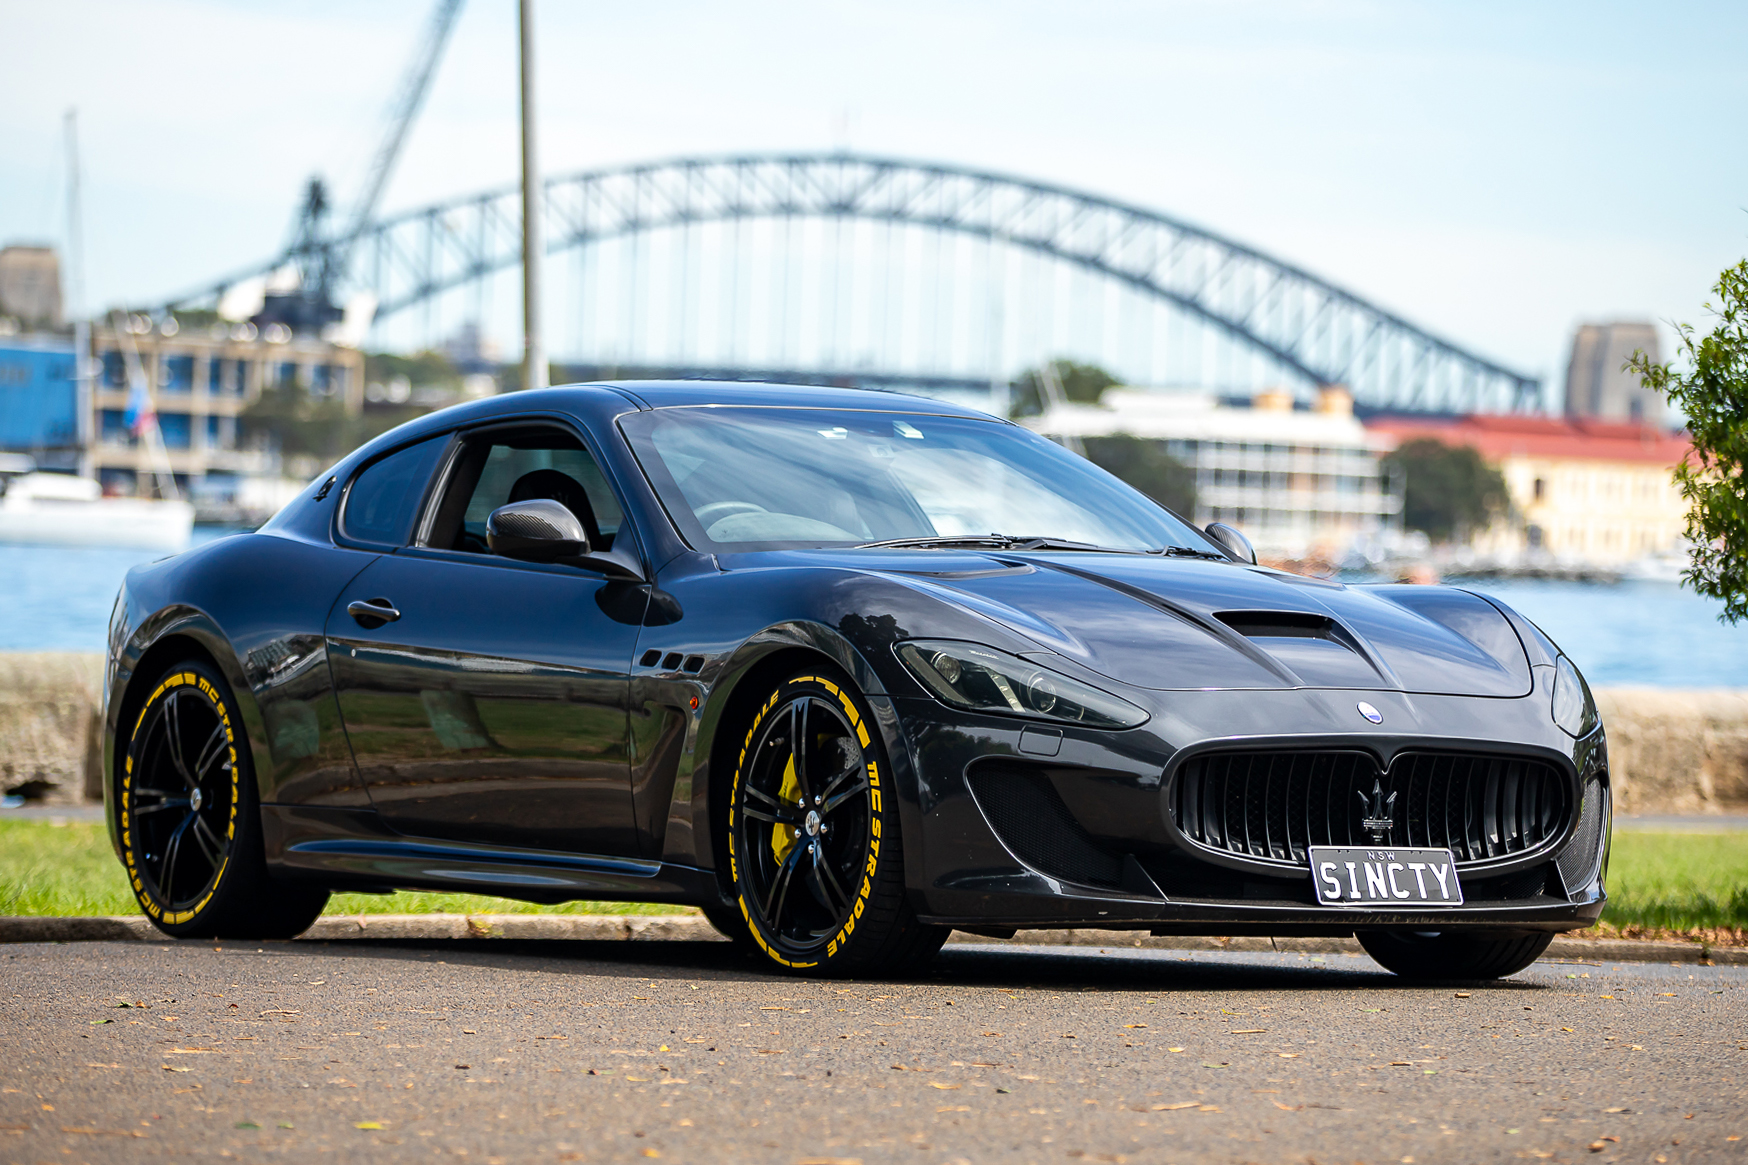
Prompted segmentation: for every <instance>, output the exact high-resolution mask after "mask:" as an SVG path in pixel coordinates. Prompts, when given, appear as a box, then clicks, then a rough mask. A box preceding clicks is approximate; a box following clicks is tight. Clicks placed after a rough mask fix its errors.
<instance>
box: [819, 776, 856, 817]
mask: <svg viewBox="0 0 1748 1165" xmlns="http://www.w3.org/2000/svg"><path fill="white" fill-rule="evenodd" d="M858 771H859V770H858ZM861 777H862V779H861V780H859V781H857V782H856V783H855V784H854V785H852V786H851V787H850V788H848V789H845V790H844V791H843V792H841V793H839V794H838V795H837V796H835V797H833V796H829V795H828V796H827V797H826V799H825V802H824V803H823V804H822V805H820V807H819V815H820V816H821V817H825V816H827V815H828V814H830V813H831V811H832V810H833V809H836V808H837V807H838V806H839V805H842V804H843V803H844V802H845V801H848V800H850V799H851V798H852V797H855V796H858V795H859V794H862V793H866V792H867V791H868V774H867V773H861ZM833 788H836V786H835V785H834V786H833Z"/></svg>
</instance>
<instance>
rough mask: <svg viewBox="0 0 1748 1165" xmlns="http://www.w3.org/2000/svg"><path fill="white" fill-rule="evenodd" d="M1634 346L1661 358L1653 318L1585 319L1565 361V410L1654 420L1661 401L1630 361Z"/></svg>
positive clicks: (1643, 422)
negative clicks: (1588, 321)
mask: <svg viewBox="0 0 1748 1165" xmlns="http://www.w3.org/2000/svg"><path fill="white" fill-rule="evenodd" d="M1636 352H1643V353H1644V354H1645V355H1646V356H1648V357H1650V359H1651V360H1652V362H1656V361H1658V360H1660V359H1661V358H1662V357H1661V352H1660V348H1659V346H1658V342H1657V327H1656V325H1655V324H1652V323H1649V322H1643V323H1641V322H1634V321H1626V322H1618V323H1612V324H1584V325H1582V326H1581V327H1580V328H1579V329H1578V331H1577V332H1575V333H1573V336H1572V358H1571V360H1570V361H1568V362H1567V365H1566V415H1567V416H1569V417H1592V418H1595V419H1597V420H1603V421H1627V422H1630V423H1632V424H1635V425H1655V424H1657V423H1659V422H1660V421H1661V420H1662V417H1663V411H1664V410H1663V401H1662V398H1660V397H1659V396H1658V395H1657V393H1656V392H1655V391H1653V390H1651V389H1649V388H1646V387H1645V386H1644V384H1643V382H1641V381H1640V379H1639V375H1638V373H1636V372H1631V371H1629V370H1627V368H1626V363H1627V361H1628V360H1630V359H1632V357H1633V354H1634V353H1636Z"/></svg>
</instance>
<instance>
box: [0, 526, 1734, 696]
mask: <svg viewBox="0 0 1748 1165" xmlns="http://www.w3.org/2000/svg"><path fill="white" fill-rule="evenodd" d="M233 532H234V531H229V530H220V529H214V528H211V527H196V528H195V532H194V540H195V542H196V543H200V542H206V541H211V540H212V539H214V538H220V537H224V536H226V535H228V534H230V533H233ZM155 557H157V555H156V554H154V553H153V552H151V551H138V550H112V549H99V548H61V547H36V546H4V547H0V651H102V650H103V637H104V629H105V628H106V627H107V625H108V622H109V612H110V608H111V607H112V606H113V605H114V603H115V595H116V590H117V589H118V588H119V587H120V585H121V580H122V576H123V575H125V574H126V573H127V571H128V568H129V567H131V566H133V565H135V564H136V563H140V562H146V561H149V560H150V559H152V558H155ZM1465 585H1467V586H1468V587H1469V589H1472V590H1478V591H1482V592H1484V593H1487V594H1491V595H1494V596H1497V597H1498V598H1500V599H1502V600H1504V601H1505V602H1507V603H1509V604H1511V605H1512V606H1514V607H1516V608H1517V609H1518V610H1519V611H1521V612H1523V614H1524V615H1525V616H1527V617H1528V618H1529V619H1531V620H1533V621H1534V622H1535V623H1536V624H1537V625H1538V626H1539V627H1541V628H1542V630H1543V631H1545V632H1547V634H1548V635H1549V637H1550V638H1552V639H1553V640H1554V642H1556V643H1558V644H1559V645H1560V646H1561V647H1562V648H1563V649H1565V651H1566V652H1567V653H1568V654H1569V655H1570V656H1571V657H1572V658H1573V660H1574V661H1576V662H1577V664H1578V666H1579V667H1580V668H1581V669H1583V671H1584V674H1585V675H1586V676H1587V677H1588V678H1589V680H1590V682H1591V683H1592V684H1594V685H1597V686H1602V687H1621V686H1644V687H1663V688H1748V625H1741V626H1736V627H1731V626H1729V625H1727V624H1722V623H1719V622H1718V618H1717V615H1718V611H1719V610H1720V609H1721V605H1720V604H1718V603H1715V602H1713V601H1712V600H1710V599H1704V598H1701V597H1699V596H1698V595H1695V594H1693V593H1692V592H1691V591H1688V590H1685V589H1683V588H1681V587H1680V586H1678V585H1676V584H1674V583H1665V582H1620V583H1614V584H1600V583H1574V582H1544V581H1507V580H1489V581H1487V582H1483V583H1474V584H1465Z"/></svg>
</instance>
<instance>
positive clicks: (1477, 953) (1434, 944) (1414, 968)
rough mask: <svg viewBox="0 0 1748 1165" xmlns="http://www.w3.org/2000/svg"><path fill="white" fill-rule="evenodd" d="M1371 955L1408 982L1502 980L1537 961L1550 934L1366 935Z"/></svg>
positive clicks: (1360, 936) (1384, 932)
mask: <svg viewBox="0 0 1748 1165" xmlns="http://www.w3.org/2000/svg"><path fill="white" fill-rule="evenodd" d="M1354 937H1355V938H1357V939H1359V940H1360V946H1362V947H1364V948H1366V954H1368V955H1370V956H1372V958H1373V959H1375V960H1376V961H1377V962H1378V963H1379V964H1381V965H1382V966H1383V967H1384V969H1385V970H1387V971H1394V972H1395V973H1396V974H1398V975H1401V976H1402V977H1403V978H1404V979H1447V980H1448V979H1503V978H1505V976H1507V975H1515V974H1517V973H1518V972H1519V971H1521V970H1523V969H1524V968H1525V967H1527V966H1529V965H1530V964H1531V963H1533V962H1535V961H1536V960H1537V959H1539V958H1541V957H1542V952H1543V951H1545V950H1547V949H1548V944H1549V943H1551V942H1553V941H1554V936H1553V935H1552V934H1551V933H1544V934H1526V935H1514V936H1512V937H1509V938H1482V937H1480V936H1476V935H1466V934H1463V933H1462V932H1460V931H1411V930H1362V931H1360V932H1359V933H1358V934H1356V935H1354Z"/></svg>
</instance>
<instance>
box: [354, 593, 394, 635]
mask: <svg viewBox="0 0 1748 1165" xmlns="http://www.w3.org/2000/svg"><path fill="white" fill-rule="evenodd" d="M346 613H347V614H348V615H350V616H352V617H353V618H354V619H356V620H358V625H359V626H360V627H363V628H365V629H366V630H370V629H372V628H376V627H381V626H382V625H383V624H384V623H393V622H394V621H395V620H396V619H399V618H400V617H401V613H400V612H399V611H397V610H395V605H394V604H393V603H391V602H389V601H388V600H387V599H354V600H352V601H351V602H350V603H347V604H346Z"/></svg>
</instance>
